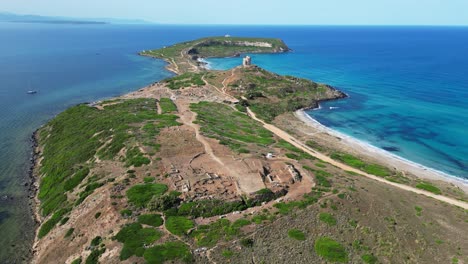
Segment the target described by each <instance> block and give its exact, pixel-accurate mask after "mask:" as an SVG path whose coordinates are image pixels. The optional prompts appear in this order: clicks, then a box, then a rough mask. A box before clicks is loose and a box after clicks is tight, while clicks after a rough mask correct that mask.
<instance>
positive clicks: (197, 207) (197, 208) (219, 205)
mask: <svg viewBox="0 0 468 264" xmlns="http://www.w3.org/2000/svg"><path fill="white" fill-rule="evenodd" d="M246 208H247V205H246V204H245V203H244V202H243V201H232V202H226V201H223V200H219V199H213V200H198V201H194V202H188V203H183V204H181V205H180V207H179V209H178V214H179V215H186V216H192V217H200V216H203V217H211V216H215V215H224V214H227V213H230V212H234V211H242V210H245V209H246Z"/></svg>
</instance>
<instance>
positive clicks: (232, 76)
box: [222, 68, 236, 94]
mask: <svg viewBox="0 0 468 264" xmlns="http://www.w3.org/2000/svg"><path fill="white" fill-rule="evenodd" d="M235 70H236V68H234V69H232V70H231V76H229V77H226V78H224V80H223V82H222V84H223V88H222V91H223V93H224V94H226V89H227V84H226V82H227V81H228V80H229V81H230V80H231V79H232V78H234V71H235Z"/></svg>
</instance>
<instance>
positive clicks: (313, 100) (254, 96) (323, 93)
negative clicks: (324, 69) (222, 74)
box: [230, 68, 344, 122]
mask: <svg viewBox="0 0 468 264" xmlns="http://www.w3.org/2000/svg"><path fill="white" fill-rule="evenodd" d="M239 71H241V72H239V76H241V78H239V79H237V80H236V81H235V82H234V83H231V84H230V85H231V86H232V87H243V89H242V90H240V91H236V90H233V91H234V92H236V93H238V95H239V96H245V98H246V99H247V100H244V101H243V102H242V104H243V105H244V106H249V107H250V109H251V110H252V111H253V112H255V113H256V114H257V116H258V117H259V118H261V119H263V120H265V121H266V122H271V121H272V120H273V119H274V118H275V117H276V116H278V115H281V114H283V113H287V112H293V111H296V110H299V109H303V108H309V107H316V106H317V102H318V101H319V100H323V99H330V98H337V97H342V96H344V95H343V94H340V93H339V92H336V91H334V90H333V89H332V88H331V87H329V86H326V85H323V84H317V83H315V82H312V81H309V80H306V79H300V78H295V77H291V76H280V75H277V74H273V73H271V72H268V71H266V70H263V69H261V68H245V69H239Z"/></svg>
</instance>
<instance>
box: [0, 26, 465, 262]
mask: <svg viewBox="0 0 468 264" xmlns="http://www.w3.org/2000/svg"><path fill="white" fill-rule="evenodd" d="M225 34H231V35H233V36H264V37H279V38H282V39H284V40H285V42H286V43H287V44H288V45H289V46H290V47H291V48H292V49H293V52H291V53H287V54H275V55H252V57H253V62H254V63H255V64H258V65H260V66H262V67H264V68H266V69H269V70H272V71H274V72H277V73H280V74H290V75H296V76H300V77H304V78H309V79H312V80H315V81H318V82H324V83H328V84H331V85H333V86H336V87H337V88H339V89H341V90H343V91H344V92H346V93H347V94H349V95H350V97H349V98H348V99H344V100H340V101H334V102H328V103H324V104H323V105H322V109H321V110H318V111H313V112H310V114H311V115H312V116H313V117H314V118H316V119H317V120H318V121H320V122H321V123H322V124H324V125H326V126H329V127H331V128H333V129H336V130H338V131H340V132H343V133H345V134H348V135H350V136H353V137H356V138H358V139H360V140H364V141H366V142H369V143H370V144H372V145H375V146H377V147H381V148H384V149H387V150H389V151H391V152H392V153H394V154H396V155H399V156H401V157H404V158H407V159H409V160H411V161H415V162H418V163H420V164H423V165H425V166H428V167H430V168H434V169H437V170H442V171H444V172H446V173H449V174H452V175H455V176H457V177H462V178H468V169H467V166H468V159H467V157H468V140H467V138H468V137H467V136H468V129H467V125H466V124H467V123H468V120H467V119H468V118H467V117H468V108H467V103H466V102H467V99H468V74H467V69H468V28H463V27H453V28H450V27H435V28H434V27H281V26H271V27H255V26H252V27H247V26H243V27H238V26H193V27H186V26H161V25H131V26H130V25H45V24H26V23H25V24H22V23H0V40H1V41H0V110H1V111H0V131H1V132H0V244H1V245H2V247H0V263H20V262H22V259H24V258H28V257H29V251H30V247H31V241H32V238H33V231H34V221H33V219H32V217H31V210H30V207H29V199H28V186H25V185H27V184H29V180H28V169H29V159H30V157H31V143H30V140H29V139H30V136H31V134H32V132H33V131H34V130H35V129H37V128H38V127H39V126H40V125H42V124H44V123H45V122H46V121H47V120H48V119H50V118H52V117H53V116H55V115H56V114H58V113H59V112H61V111H63V110H64V109H66V108H67V107H69V106H72V105H74V104H77V103H81V102H90V101H95V100H99V99H103V98H108V97H112V96H116V95H120V94H123V93H126V92H129V91H132V90H136V89H138V88H140V87H142V86H145V85H147V84H149V83H151V82H154V81H158V80H161V79H163V78H167V77H169V76H171V75H172V74H171V73H169V72H168V71H166V70H165V69H164V66H165V65H166V64H165V62H163V61H160V60H154V59H149V58H144V57H140V56H138V55H136V53H137V52H138V51H141V50H145V49H151V48H158V47H162V46H167V45H170V44H174V43H177V42H180V41H185V40H191V39H194V38H199V37H205V36H210V35H225ZM209 61H210V62H211V65H212V67H213V68H217V69H227V68H230V67H233V66H236V65H238V64H240V62H241V61H240V58H229V59H210V60H209ZM28 90H37V91H38V93H37V94H35V95H28V94H26V91H28ZM330 107H336V108H333V109H330Z"/></svg>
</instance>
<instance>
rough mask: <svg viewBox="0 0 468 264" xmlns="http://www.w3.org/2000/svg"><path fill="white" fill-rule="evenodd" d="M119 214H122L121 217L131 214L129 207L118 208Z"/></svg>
mask: <svg viewBox="0 0 468 264" xmlns="http://www.w3.org/2000/svg"><path fill="white" fill-rule="evenodd" d="M120 215H121V216H123V217H129V216H132V210H130V209H123V210H120Z"/></svg>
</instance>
